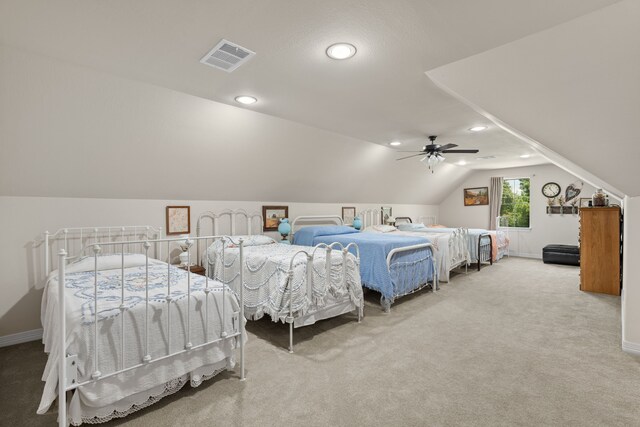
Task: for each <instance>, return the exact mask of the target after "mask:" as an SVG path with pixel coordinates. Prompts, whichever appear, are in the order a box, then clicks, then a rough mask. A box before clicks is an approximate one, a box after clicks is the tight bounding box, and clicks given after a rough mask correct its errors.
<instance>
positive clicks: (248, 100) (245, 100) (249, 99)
mask: <svg viewBox="0 0 640 427" xmlns="http://www.w3.org/2000/svg"><path fill="white" fill-rule="evenodd" d="M236 102H239V103H240V104H244V105H250V104H255V103H256V102H258V99H257V98H254V97H253V96H247V95H241V96H236Z"/></svg>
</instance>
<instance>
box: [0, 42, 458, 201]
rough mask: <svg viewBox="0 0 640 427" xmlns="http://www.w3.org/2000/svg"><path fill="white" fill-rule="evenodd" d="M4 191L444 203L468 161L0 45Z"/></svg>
mask: <svg viewBox="0 0 640 427" xmlns="http://www.w3.org/2000/svg"><path fill="white" fill-rule="evenodd" d="M0 141H1V155H0V195H6V196H48V197H95V198H135V199H179V200H185V199H199V200H257V201H291V202H327V203H338V202H350V203H374V202H375V203H404V204H409V203H411V204H438V203H439V202H440V200H442V199H443V198H444V197H445V196H446V194H447V192H448V190H449V187H450V186H452V185H456V184H457V183H458V182H459V181H460V180H461V179H463V178H464V176H466V175H467V174H468V173H470V170H468V169H465V168H461V167H458V166H453V165H450V164H445V165H442V167H441V169H440V170H438V171H437V173H436V174H430V173H428V171H427V169H426V167H425V166H423V165H422V164H421V163H420V162H418V161H413V162H404V163H401V162H396V161H395V158H396V154H397V153H395V152H394V151H393V150H391V149H389V148H387V147H383V146H380V145H377V144H371V143H369V142H365V141H361V140H357V139H354V138H350V137H345V136H341V135H338V134H335V133H332V132H328V131H325V130H320V129H317V128H313V127H310V126H306V125H302V124H299V123H295V122H291V121H288V120H284V119H280V118H276V117H272V116H269V115H266V114H261V113H257V112H252V111H247V110H243V109H240V108H236V107H231V106H228V105H225V104H220V103H217V102H213V101H209V100H205V99H202V98H199V97H195V96H191V95H186V94H183V93H179V92H176V91H172V90H169V89H165V88H159V87H157V86H152V85H148V84H142V83H138V82H135V81H131V80H128V79H122V78H119V77H115V76H113V75H110V74H105V73H100V72H96V71H95V70H92V69H88V68H85V67H78V66H75V65H71V64H68V63H65V62H61V61H57V60H52V59H48V58H43V57H40V56H35V55H33V54H31V53H28V52H25V51H23V50H18V49H15V48H9V47H7V46H3V45H0Z"/></svg>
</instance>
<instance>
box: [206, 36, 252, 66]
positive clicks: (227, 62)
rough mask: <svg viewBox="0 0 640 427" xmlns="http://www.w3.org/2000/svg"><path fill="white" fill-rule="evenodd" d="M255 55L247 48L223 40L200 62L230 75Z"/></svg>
mask: <svg viewBox="0 0 640 427" xmlns="http://www.w3.org/2000/svg"><path fill="white" fill-rule="evenodd" d="M255 54H256V53H255V52H252V51H250V50H249V49H247V48H244V47H242V46H239V45H237V44H235V43H231V42H230V41H228V40H225V39H222V40H221V41H220V43H218V44H217V45H216V46H215V47H214V48H213V49H211V50H210V51H209V53H207V54H206V55H205V56H204V57H203V58H202V59H201V60H200V62H202V63H203V64H205V65H209V66H211V67H215V68H219V69H221V70H224V71H226V72H228V73H230V72H232V71H233V70H235V69H236V68H238V67H239V66H241V65H242V64H244V63H245V62H247V61H248V60H249V59H250V58H251V57H252V56H253V55H255Z"/></svg>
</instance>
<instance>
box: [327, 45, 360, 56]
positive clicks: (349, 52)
mask: <svg viewBox="0 0 640 427" xmlns="http://www.w3.org/2000/svg"><path fill="white" fill-rule="evenodd" d="M356 52H357V50H356V47H355V46H354V45H352V44H349V43H336V44H332V45H331V46H329V47H328V48H327V56H328V57H329V58H331V59H348V58H351V57H352V56H353V55H355V54H356Z"/></svg>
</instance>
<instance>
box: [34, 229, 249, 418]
mask: <svg viewBox="0 0 640 427" xmlns="http://www.w3.org/2000/svg"><path fill="white" fill-rule="evenodd" d="M67 230H69V229H67ZM65 234H66V233H65ZM48 236H49V235H48V233H47V234H46V236H45V240H46V241H47V250H46V256H47V259H48V256H49V253H48V250H49V245H48V243H49V242H48ZM217 239H229V240H231V239H232V238H230V237H227V236H205V237H197V238H187V239H184V238H167V239H142V240H131V241H126V242H124V241H121V242H118V241H115V242H114V241H106V242H101V243H93V244H89V245H82V248H81V251H80V252H79V253H78V255H82V254H83V253H88V254H89V256H93V258H94V269H93V273H94V277H95V279H94V286H93V292H94V294H93V298H94V300H93V310H94V319H93V321H92V322H93V325H92V327H93V328H94V333H93V343H92V345H93V354H92V355H91V356H90V357H92V358H93V367H94V371H93V372H92V373H91V375H90V379H88V380H84V381H81V382H80V381H79V379H78V366H77V365H78V363H77V362H78V361H77V356H76V355H68V354H66V349H67V346H66V337H67V329H66V307H65V289H66V287H65V279H66V272H65V270H66V266H67V262H68V261H69V260H70V259H73V258H74V257H73V256H70V255H69V254H68V252H67V249H66V248H61V249H60V250H59V252H58V300H59V301H58V304H59V305H58V315H59V319H58V321H59V324H60V326H59V327H60V331H59V343H58V345H59V346H60V347H59V348H60V352H59V360H58V375H59V377H58V378H59V380H58V403H59V418H58V423H59V425H60V426H67V425H68V419H67V400H66V397H67V396H66V395H67V392H69V391H73V390H76V389H77V388H78V387H82V386H85V385H88V384H91V383H95V382H97V381H101V380H104V379H106V378H110V377H113V376H115V375H118V374H121V373H124V372H128V371H132V370H135V369H138V368H141V367H144V366H147V365H152V364H154V363H157V362H159V361H162V360H165V359H168V358H171V357H174V356H177V355H179V354H183V353H189V352H192V351H194V350H196V349H199V348H203V347H206V346H209V345H211V344H214V343H219V342H221V341H223V340H225V339H229V338H233V337H236V339H237V346H238V347H239V350H240V379H241V380H244V378H245V368H244V340H245V329H244V292H243V289H242V287H241V288H240V292H239V295H238V297H239V317H238V322H237V326H236V325H235V321H234V326H233V330H231V331H227V330H226V328H227V327H226V324H225V322H224V321H223V322H222V327H221V328H222V330H221V333H220V337H219V338H215V339H209V335H208V330H209V329H208V328H209V298H208V296H209V293H210V291H211V290H212V288H210V287H209V281H210V279H209V278H208V277H207V278H206V279H205V280H206V282H205V287H204V293H205V310H206V318H205V319H206V320H205V322H206V323H205V325H204V331H205V332H204V341H203V342H199V343H193V342H192V339H191V338H192V337H191V330H192V328H191V321H192V319H191V312H190V310H189V309H187V315H186V326H185V329H186V334H185V337H184V347H183V348H182V349H181V350H178V351H173V352H172V351H171V345H169V346H168V347H167V352H166V354H165V355H163V356H159V357H155V358H152V356H151V353H152V352H151V350H150V348H149V326H150V323H151V322H150V310H149V308H150V300H149V259H150V258H151V257H150V255H149V251H150V249H151V248H155V250H158V249H159V248H161V247H163V246H165V245H166V249H167V257H169V254H170V252H171V249H172V247H171V246H172V245H183V246H186V247H188V248H191V247H192V245H193V244H194V242H195V243H197V242H198V241H199V240H204V241H205V242H213V241H215V240H217ZM234 243H235V244H238V245H239V251H240V254H239V256H240V260H242V259H243V256H244V255H243V247H244V243H243V240H242V239H239V240H238V241H234ZM127 245H134V246H141V247H142V248H143V250H144V255H145V260H146V262H145V275H144V283H145V284H144V286H145V301H144V304H145V305H144V319H145V322H144V328H143V329H142V332H141V336H142V339H141V341H140V343H139V344H141V347H142V348H143V349H144V357H142V359H141V360H140V361H139V363H137V364H134V365H131V366H126V365H125V357H124V354H125V346H126V345H127V344H128V343H126V342H125V334H124V331H125V328H126V327H127V325H125V323H126V322H125V316H124V315H121V316H119V317H120V319H121V320H120V322H121V325H120V326H121V330H122V333H121V341H120V343H119V345H120V351H121V354H122V358H121V360H120V361H119V362H118V363H117V365H116V366H118V368H117V369H116V370H114V371H112V372H108V373H104V372H101V371H100V349H99V334H98V324H99V323H100V319H99V316H98V308H99V306H98V304H99V303H98V271H99V270H98V255H100V254H102V253H112V254H121V255H122V264H121V277H122V281H121V300H120V312H121V313H123V312H124V311H125V310H127V309H128V308H127V307H126V305H125V274H124V269H125V266H124V265H125V261H124V259H125V258H124V253H125V247H126V246H127ZM65 246H66V242H65ZM188 253H189V265H190V261H191V256H190V251H188ZM167 264H168V265H167V297H166V303H167V304H171V303H172V298H171V280H170V279H171V274H172V273H171V269H172V267H171V265H170V263H167ZM48 268H49V266H48V263H47V269H48ZM242 274H243V273H242V270H241V271H240V281H241V283H242V281H243V277H242ZM191 276H192V273H189V274H187V300H186V304H187V307H190V305H191V304H192V301H191V295H192V289H191V282H192V280H191ZM226 292H227V287H226V286H223V287H222V293H223V304H222V316H223V319H224V311H225V309H226V308H225V305H226V304H225V300H226V298H225V297H226ZM214 307H215V306H214ZM167 316H168V319H167V328H168V332H167V336H169V337H170V336H171V327H172V326H171V310H167ZM129 327H131V325H130V326H129ZM215 336H216V335H215V334H214V337H215ZM135 344H138V343H132V344H131V345H135ZM88 347H91V346H88Z"/></svg>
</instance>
